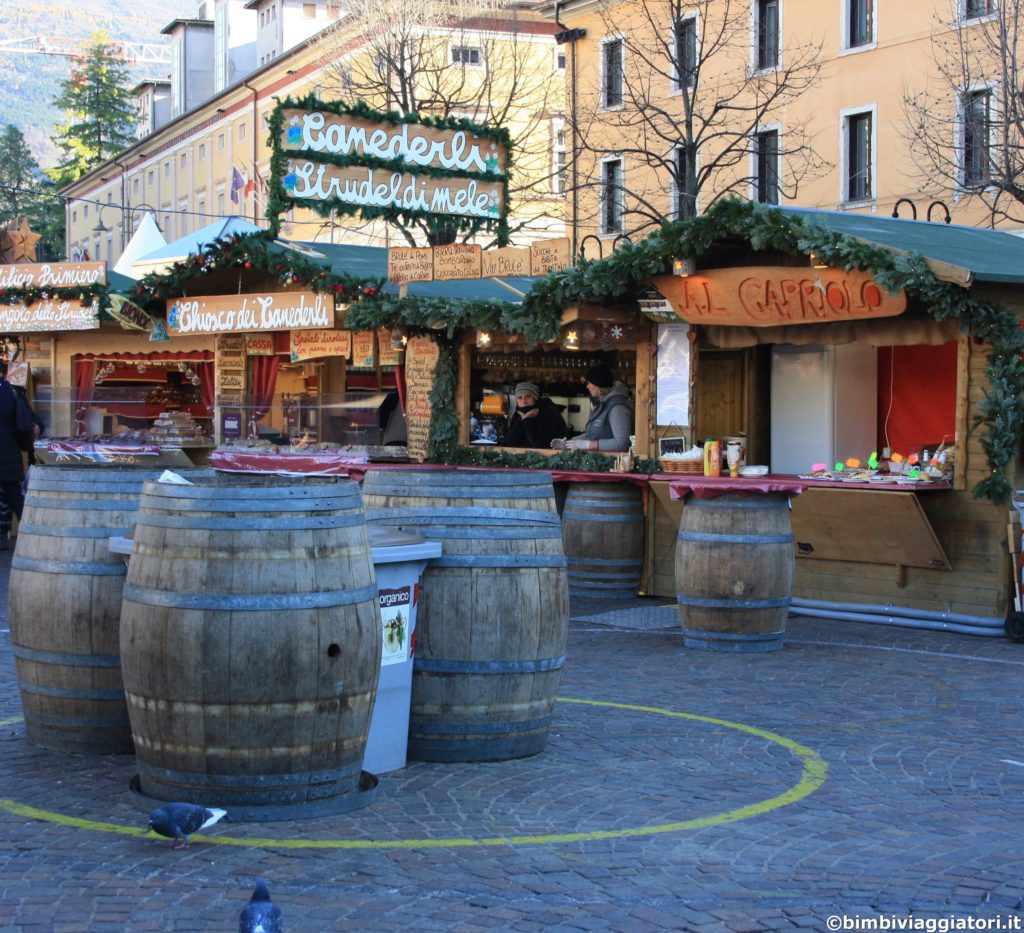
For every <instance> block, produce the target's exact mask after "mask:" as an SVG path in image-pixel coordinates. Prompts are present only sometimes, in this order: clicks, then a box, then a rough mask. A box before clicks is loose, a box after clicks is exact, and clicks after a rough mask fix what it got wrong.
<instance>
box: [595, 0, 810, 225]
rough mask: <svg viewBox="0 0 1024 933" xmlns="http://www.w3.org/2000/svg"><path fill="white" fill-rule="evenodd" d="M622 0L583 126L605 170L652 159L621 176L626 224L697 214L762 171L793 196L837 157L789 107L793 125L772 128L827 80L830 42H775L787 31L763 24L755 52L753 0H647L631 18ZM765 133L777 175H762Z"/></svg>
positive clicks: (770, 171)
mask: <svg viewBox="0 0 1024 933" xmlns="http://www.w3.org/2000/svg"><path fill="white" fill-rule="evenodd" d="M623 6H624V5H623V4H621V3H617V2H615V0H611V2H606V4H605V7H604V12H603V17H602V18H603V20H604V23H605V26H606V30H605V36H606V38H605V40H604V41H603V42H602V48H601V55H602V64H601V67H600V68H599V69H596V70H595V71H594V72H593V73H592V74H591V75H590V76H589V78H590V81H591V82H592V83H591V84H590V86H589V87H586V88H582V87H581V106H580V108H579V114H578V116H577V119H576V127H575V129H576V133H575V136H576V139H577V145H579V146H580V148H581V151H582V152H585V153H589V154H590V155H591V156H592V157H593V163H594V173H595V174H596V172H597V166H599V165H600V163H601V161H602V159H605V158H607V157H609V156H615V157H622V158H624V159H626V160H628V162H629V164H630V166H631V167H633V166H642V167H645V168H646V169H647V170H646V171H633V170H632V169H631V172H630V177H629V178H628V179H626V180H624V181H623V184H622V195H623V198H622V208H623V213H624V216H625V220H626V221H627V223H626V224H625V227H626V229H628V230H630V231H631V232H633V231H638V230H642V229H644V228H645V227H648V226H651V225H655V224H658V223H660V222H661V221H662V220H663V219H664V218H665V217H666V216H676V217H680V218H686V217H692V216H695V215H696V213H697V209H698V203H699V206H700V207H701V208H702V209H706V208H707V207H709V206H710V205H711V204H712V203H714V201H716V200H717V199H718V198H720V197H722V196H723V195H725V194H728V193H739V194H741V195H742V196H748V195H749V194H750V192H751V190H752V189H753V190H754V191H757V185H758V182H759V180H760V183H761V185H762V188H763V189H764V190H763V192H762V194H763V195H764V197H762V198H761V199H762V200H768V201H775V200H777V199H778V197H779V196H780V195H781V196H785V197H789V198H793V197H796V195H797V191H798V189H799V187H800V185H801V183H802V182H803V181H804V180H805V179H806V178H808V177H813V176H815V175H818V174H821V173H822V172H823V171H825V170H826V169H827V167H828V166H827V165H826V164H825V163H824V162H823V160H822V159H821V157H820V156H819V155H818V154H817V153H816V152H815V149H814V145H813V135H812V133H811V132H810V130H809V128H808V127H807V126H806V125H803V124H797V123H792V122H789V120H788V119H787V122H786V124H785V128H784V132H782V131H779V132H776V133H768V134H765V132H764V130H765V128H766V127H770V126H775V127H776V128H778V127H779V124H780V123H781V114H782V113H783V112H784V111H785V108H786V106H787V104H788V103H789V102H790V101H792V100H793V99H795V98H797V97H799V96H800V95H801V94H803V93H805V92H806V91H808V90H810V89H811V88H813V87H814V85H815V84H816V83H817V80H818V77H819V72H820V69H821V60H820V56H821V44H820V43H814V42H808V43H805V44H794V45H792V46H789V47H786V48H779V47H777V46H773V45H772V43H773V42H776V43H777V42H778V41H781V40H780V36H781V31H779V30H778V29H777V24H776V27H775V29H776V31H775V32H772V27H771V24H764V26H763V28H762V43H763V47H762V48H761V49H760V50H758V49H757V48H755V50H754V51H755V54H754V55H753V56H752V55H751V5H750V3H749V2H748V0H697V2H693V0H689V2H684V0H640V2H639V3H636V4H631V5H630V7H629V9H630V10H631V11H632V13H633V15H631V16H630V17H628V18H626V17H624V16H623V10H622V7H623ZM623 23H628V29H626V30H623V29H622V25H621V24H623ZM609 43H610V44H611V46H612V47H611V48H609ZM616 43H619V44H620V46H619V47H616ZM759 54H760V59H759V57H758V55H759ZM616 55H620V56H621V57H620V58H619V61H620V62H621V64H620V65H618V66H617V67H618V68H619V69H620V74H618V75H615V74H614V70H615V68H616V64H615V60H616V59H615V56H616ZM610 80H611V81H616V80H617V81H618V82H619V84H620V86H621V102H619V103H616V101H614V99H613V100H611V101H609V99H608V96H607V95H608V94H609V92H610V91H611V93H613V94H614V89H612V88H610V86H609V81H610ZM765 138H767V139H768V140H769V148H768V149H767V150H766V151H765V152H763V153H762V155H763V156H765V157H766V159H765V162H764V167H765V174H766V175H767V176H768V177H764V175H762V177H761V178H760V179H759V178H758V176H757V173H756V171H755V170H754V168H753V166H754V164H755V162H756V160H755V159H754V158H753V155H754V154H755V151H756V146H757V145H758V142H759V139H761V140H763V139H765ZM581 162H582V160H581ZM594 180H595V178H594V176H591V178H590V179H589V183H590V184H592V183H593V182H594ZM583 181H584V184H586V183H587V182H588V179H586V178H584V179H583ZM666 192H671V193H672V195H673V196H672V197H671V198H666ZM670 202H671V203H670ZM590 220H591V222H592V221H593V218H590Z"/></svg>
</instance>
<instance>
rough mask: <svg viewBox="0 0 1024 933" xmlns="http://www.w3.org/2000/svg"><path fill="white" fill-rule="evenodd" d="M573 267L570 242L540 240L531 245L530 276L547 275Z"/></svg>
mask: <svg viewBox="0 0 1024 933" xmlns="http://www.w3.org/2000/svg"><path fill="white" fill-rule="evenodd" d="M571 265H572V258H571V257H570V255H569V240H568V238H567V237H563V238H561V239H557V240H539V241H538V242H536V243H531V244H530V275H547V274H548V273H549V272H556V271H557V270H559V269H568V268H569V266H571Z"/></svg>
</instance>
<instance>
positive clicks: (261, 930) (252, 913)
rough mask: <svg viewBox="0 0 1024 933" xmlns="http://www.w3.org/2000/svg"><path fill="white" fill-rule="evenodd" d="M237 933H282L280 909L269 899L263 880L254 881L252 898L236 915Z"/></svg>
mask: <svg viewBox="0 0 1024 933" xmlns="http://www.w3.org/2000/svg"><path fill="white" fill-rule="evenodd" d="M238 933H284V926H283V925H282V924H281V908H280V907H278V906H277V904H275V903H274V902H273V901H272V900H271V899H270V889H269V888H268V887H267V882H266V881H265V880H264V879H263V878H257V879H256V887H255V888H254V889H253V892H252V897H251V898H249V903H248V904H246V905H245V907H243V908H242V912H241V913H240V914H239V915H238Z"/></svg>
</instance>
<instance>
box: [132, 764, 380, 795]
mask: <svg viewBox="0 0 1024 933" xmlns="http://www.w3.org/2000/svg"><path fill="white" fill-rule="evenodd" d="M138 765H139V771H140V773H141V774H142V775H143V776H144V777H149V778H152V779H153V780H154V781H160V782H161V783H164V784H183V785H188V786H196V785H202V786H211V787H223V788H270V787H278V788H291V787H301V788H308V787H310V786H313V785H317V784H332V783H337V782H339V781H344V780H347V779H349V778H354V777H357V776H358V775H359V773H360V770H361V765H360V763H359V762H355V763H353V764H348V765H345V766H344V767H342V768H329V769H327V770H323V771H292V772H289V773H287V774H207V773H206V772H202V773H199V772H192V771H178V770H171V769H168V768H160V767H157V766H156V765H151V764H148V763H147V762H145V761H143V760H141V759H140V760H139V762H138Z"/></svg>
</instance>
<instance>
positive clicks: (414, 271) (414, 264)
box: [388, 246, 434, 285]
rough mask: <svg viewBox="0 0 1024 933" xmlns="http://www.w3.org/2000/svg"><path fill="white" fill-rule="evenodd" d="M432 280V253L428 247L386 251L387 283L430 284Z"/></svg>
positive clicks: (398, 248) (404, 247)
mask: <svg viewBox="0 0 1024 933" xmlns="http://www.w3.org/2000/svg"><path fill="white" fill-rule="evenodd" d="M433 278H434V251H433V250H432V249H431V248H430V247H429V246H425V247H417V246H397V247H394V248H392V249H389V250H388V281H389V282H393V283H394V284H395V285H404V284H405V283H406V282H430V281H432V280H433Z"/></svg>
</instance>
